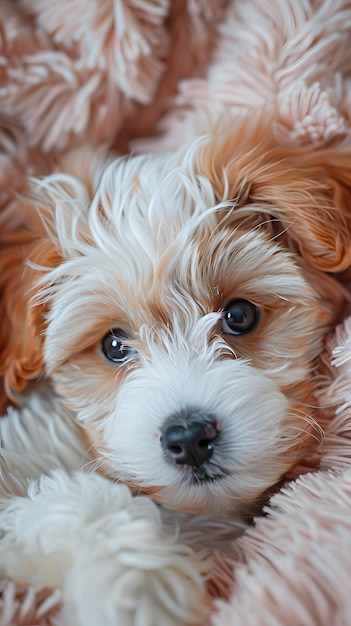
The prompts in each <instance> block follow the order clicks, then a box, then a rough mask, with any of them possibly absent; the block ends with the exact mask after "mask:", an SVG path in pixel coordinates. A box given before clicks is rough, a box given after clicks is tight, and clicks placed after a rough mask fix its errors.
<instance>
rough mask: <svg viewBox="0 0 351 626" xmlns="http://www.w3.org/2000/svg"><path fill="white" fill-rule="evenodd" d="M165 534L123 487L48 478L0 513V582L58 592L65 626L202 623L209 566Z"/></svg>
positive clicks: (78, 477)
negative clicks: (0, 579)
mask: <svg viewBox="0 0 351 626" xmlns="http://www.w3.org/2000/svg"><path fill="white" fill-rule="evenodd" d="M167 528H168V531H167V532H165V528H164V526H163V524H162V520H161V516H160V512H159V509H158V507H157V505H156V504H155V503H154V502H152V501H151V500H150V499H149V498H147V497H145V496H140V497H133V496H132V495H131V492H130V490H129V488H128V487H126V486H125V485H122V484H116V483H113V482H111V481H109V480H107V479H105V478H103V477H102V476H99V475H97V474H83V473H78V472H77V473H75V474H73V475H72V476H70V475H69V474H67V473H64V472H62V471H55V472H53V473H52V475H51V476H49V477H48V476H44V477H41V478H40V479H39V480H37V481H33V482H32V483H31V484H30V486H29V488H28V493H27V496H26V497H22V496H17V497H16V496H14V497H12V498H11V500H9V501H8V502H7V506H6V507H5V508H4V510H3V511H2V512H1V513H0V574H1V575H3V576H7V577H9V578H11V579H12V580H15V581H16V582H21V583H26V584H35V585H40V586H45V587H51V588H57V587H58V588H61V589H62V597H63V602H62V610H61V615H60V619H59V621H60V622H61V623H62V624H67V623H73V622H74V623H75V624H76V625H77V626H80V625H82V626H96V624H101V626H110V625H111V626H112V625H115V624H116V623H118V624H123V626H133V625H134V624H139V623H140V624H141V623H142V624H143V626H157V625H160V626H164V624H167V625H168V626H175V625H182V626H184V624H203V623H205V621H206V616H207V615H208V611H209V608H210V601H209V599H208V597H207V595H206V592H205V585H204V578H203V575H204V574H205V572H206V568H207V565H206V562H205V561H204V559H203V558H202V557H201V556H200V555H196V554H194V552H193V551H192V550H191V549H190V548H189V547H186V546H185V545H182V544H180V543H179V542H177V538H176V533H175V532H173V534H172V533H170V531H169V527H168V525H167Z"/></svg>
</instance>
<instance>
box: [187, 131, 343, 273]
mask: <svg viewBox="0 0 351 626" xmlns="http://www.w3.org/2000/svg"><path fill="white" fill-rule="evenodd" d="M249 124H250V125H249ZM252 126H253V122H252V120H251V122H246V123H242V124H241V126H240V128H238V129H237V130H236V131H234V132H232V133H231V135H230V136H229V137H228V136H227V137H226V138H225V139H224V140H220V139H219V140H215V141H212V142H211V143H208V144H207V145H206V146H205V147H204V148H203V149H202V151H201V153H200V155H199V161H198V167H199V173H201V174H205V176H206V177H207V178H209V180H210V181H211V183H212V185H213V187H214V188H215V190H216V193H217V197H218V200H227V199H230V200H233V201H234V202H235V207H234V211H233V213H232V214H231V219H233V220H234V221H235V222H236V221H238V220H240V221H243V220H245V223H246V224H250V223H252V224H255V225H257V224H259V223H261V224H262V225H263V224H264V225H265V227H266V228H270V229H271V232H272V235H277V234H279V233H282V236H283V237H284V239H285V240H286V242H287V244H288V245H289V247H290V248H292V249H295V250H296V249H297V250H298V251H299V252H300V254H301V255H302V256H303V257H304V258H305V259H306V261H307V262H308V263H309V264H310V265H312V266H313V267H315V268H318V269H320V270H323V271H326V272H340V271H342V270H344V269H346V268H347V267H349V266H350V264H351V245H350V240H351V145H349V146H345V147H337V146H330V147H318V146H307V147H301V148H292V147H287V146H281V145H279V144H278V143H277V142H276V141H275V139H274V137H273V135H272V133H271V131H270V130H269V129H267V127H264V125H263V124H261V123H259V124H258V125H257V126H256V127H255V128H253V129H252ZM272 218H273V221H272Z"/></svg>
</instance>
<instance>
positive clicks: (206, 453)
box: [161, 422, 218, 467]
mask: <svg viewBox="0 0 351 626" xmlns="http://www.w3.org/2000/svg"><path fill="white" fill-rule="evenodd" d="M217 437H218V430H217V427H216V424H215V422H190V423H189V424H187V425H185V426H180V425H178V424H173V425H170V426H168V427H166V428H165V429H164V430H163V432H162V438H161V443H162V446H163V448H164V450H165V452H166V454H167V456H168V457H170V458H171V459H172V460H173V461H175V463H177V464H179V465H192V466H194V467H199V466H200V465H202V464H203V463H205V462H206V461H208V460H209V459H210V458H211V456H212V454H213V449H214V441H215V439H217Z"/></svg>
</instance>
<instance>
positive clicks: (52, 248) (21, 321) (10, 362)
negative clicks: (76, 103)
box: [0, 149, 110, 405]
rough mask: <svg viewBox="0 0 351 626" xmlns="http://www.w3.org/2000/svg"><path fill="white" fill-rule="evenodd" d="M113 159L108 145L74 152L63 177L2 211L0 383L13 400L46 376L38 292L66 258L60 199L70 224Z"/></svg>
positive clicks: (36, 187) (39, 184)
mask: <svg viewBox="0 0 351 626" xmlns="http://www.w3.org/2000/svg"><path fill="white" fill-rule="evenodd" d="M109 160H110V157H108V156H106V150H105V149H101V150H93V149H88V150H87V149H84V151H83V150H80V151H79V150H75V151H73V152H72V153H69V154H68V155H66V156H65V158H64V159H63V160H62V162H60V163H58V166H57V169H58V170H60V171H63V172H65V173H64V174H63V175H60V174H57V175H56V174H53V175H52V176H49V177H47V178H44V179H43V180H42V181H34V182H33V187H32V190H31V191H30V190H28V193H27V195H25V196H22V197H19V198H17V200H16V201H14V202H13V203H12V204H11V205H10V206H9V207H8V208H7V209H6V211H5V212H4V213H3V214H2V215H0V319H1V328H0V383H1V384H0V386H2V387H3V393H4V394H5V395H6V396H7V398H10V399H11V400H12V401H15V397H16V393H17V392H20V391H21V390H23V388H24V387H25V386H26V384H27V381H29V380H33V379H35V378H38V377H40V376H42V375H43V374H44V359H43V339H44V337H43V336H44V333H45V313H46V305H45V304H38V302H37V301H36V299H35V296H36V293H37V291H38V287H37V284H38V281H39V279H40V278H41V276H42V275H43V274H44V273H46V272H47V271H49V270H50V269H51V268H54V267H56V266H57V265H58V264H59V263H61V261H62V259H63V258H64V256H65V251H64V250H63V246H62V242H63V241H64V240H65V235H66V233H65V232H63V233H62V237H61V240H60V237H59V236H58V233H57V226H58V225H57V223H56V217H57V216H56V209H57V207H58V205H59V203H60V202H61V204H62V206H61V214H63V213H65V212H66V213H68V214H71V213H72V215H69V218H68V219H67V223H68V224H69V223H70V222H72V220H74V215H73V214H74V207H75V208H76V209H77V212H78V213H79V210H80V207H81V206H83V205H84V206H86V205H87V206H88V205H89V201H90V200H91V198H92V196H93V194H94V192H95V189H96V187H97V185H98V182H99V179H100V177H101V175H102V172H103V170H104V167H105V166H106V164H107V163H108V162H109ZM67 174H68V175H67ZM76 192H77V193H78V192H80V193H81V195H82V197H81V198H76V197H75V193H76ZM2 218H3V219H2ZM1 378H2V381H1ZM1 404H5V402H1V399H0V405H1Z"/></svg>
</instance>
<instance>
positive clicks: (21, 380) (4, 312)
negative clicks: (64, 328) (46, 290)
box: [0, 226, 57, 400]
mask: <svg viewBox="0 0 351 626" xmlns="http://www.w3.org/2000/svg"><path fill="white" fill-rule="evenodd" d="M41 230H42V229H41ZM39 236H40V232H38V233H37V235H35V236H34V235H33V234H32V233H31V232H30V231H29V230H27V229H26V228H25V227H24V226H23V228H22V229H21V230H19V231H18V230H16V231H14V232H7V233H4V232H2V234H1V237H0V245H1V247H0V294H1V298H0V318H1V328H0V355H1V359H0V375H1V376H2V377H3V386H4V392H5V395H6V396H7V397H8V398H10V399H11V400H15V394H16V392H19V391H21V390H22V389H23V388H24V387H25V385H26V382H27V381H28V380H31V379H34V378H37V377H38V376H40V375H41V373H42V370H43V351H42V342H43V337H42V333H43V329H44V307H43V306H40V305H38V306H33V305H32V297H33V295H34V291H33V289H34V285H35V281H36V279H37V278H38V276H37V273H36V272H35V271H34V270H33V269H31V267H29V266H28V265H26V262H25V259H26V258H30V257H32V258H33V261H35V260H38V258H37V257H38V253H39V249H40V253H39V256H40V264H41V265H45V264H47V265H48V266H49V264H50V265H51V266H52V264H54V263H55V262H57V253H56V252H55V251H54V249H53V246H52V245H49V244H48V243H47V242H46V243H43V242H40V245H39V242H36V240H37V239H38V237H39ZM34 249H36V250H37V252H36V253H34V255H32V252H33V250H34Z"/></svg>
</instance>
